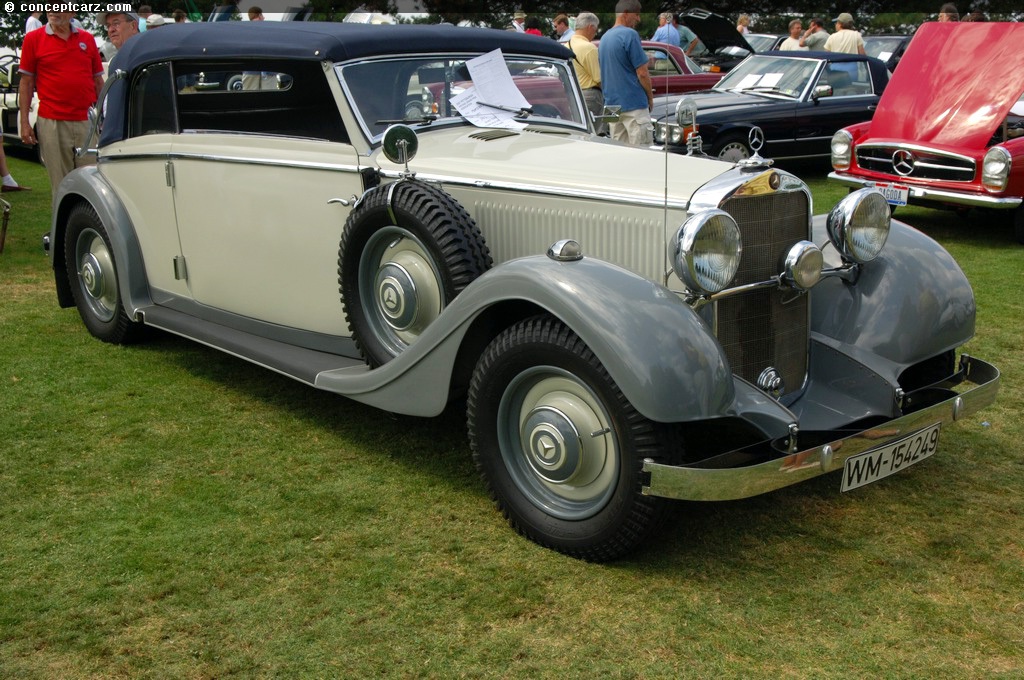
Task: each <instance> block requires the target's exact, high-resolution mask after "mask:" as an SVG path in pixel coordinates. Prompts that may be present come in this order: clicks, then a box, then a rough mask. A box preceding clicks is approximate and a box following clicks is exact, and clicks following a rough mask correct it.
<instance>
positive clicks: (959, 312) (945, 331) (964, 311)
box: [811, 215, 975, 380]
mask: <svg viewBox="0 0 1024 680" xmlns="http://www.w3.org/2000/svg"><path fill="white" fill-rule="evenodd" d="M813 225H814V242H815V243H817V244H819V245H821V244H822V243H828V236H827V235H826V232H825V216H824V215H818V216H816V217H815V218H814V222H813ZM824 250H825V251H826V264H827V265H830V266H835V265H837V264H838V263H839V258H838V255H836V252H835V249H834V248H832V247H831V246H828V247H826V248H824ZM811 301H812V302H811V310H812V312H811V315H812V318H811V330H812V331H813V332H814V333H816V334H817V336H816V337H817V338H818V339H819V340H821V341H822V342H825V343H826V344H829V345H831V346H832V347H834V348H836V349H838V350H839V351H842V352H843V353H844V354H847V355H848V356H850V357H853V358H854V359H857V360H859V361H861V362H863V363H864V364H865V365H868V366H871V367H872V368H873V369H874V370H876V371H878V372H879V373H880V374H881V375H883V376H885V377H887V378H889V379H893V380H894V379H895V377H896V376H897V375H898V374H899V372H900V371H902V370H903V369H904V368H906V367H907V366H910V365H912V364H914V363H917V362H918V361H922V360H924V359H927V358H929V357H933V356H935V355H937V354H940V353H942V352H945V351H947V350H950V349H954V348H956V347H959V346H960V345H962V344H964V343H965V342H967V341H968V340H969V339H970V338H971V337H972V336H973V335H974V316H975V303H974V291H973V290H972V289H971V284H970V283H969V282H968V281H967V277H966V276H965V275H964V273H963V271H962V270H961V269H960V266H959V265H958V264H957V263H956V261H955V260H954V259H953V257H952V256H951V255H950V254H949V253H948V252H946V250H945V249H944V248H943V247H942V246H940V245H939V244H938V243H936V242H935V241H934V240H932V239H931V238H929V237H928V236H926V235H925V234H922V233H921V232H919V231H917V230H916V229H914V228H912V227H910V226H908V225H906V224H904V223H903V222H899V221H897V220H893V221H892V226H891V229H890V231H889V238H888V240H887V242H886V244H885V247H884V248H883V249H882V252H881V253H880V254H879V256H878V257H877V258H875V259H874V260H872V261H871V262H868V263H866V264H865V265H863V267H862V269H861V272H860V276H859V278H858V279H857V282H856V284H855V285H849V284H846V283H844V282H843V281H841V280H839V279H836V278H829V279H825V280H823V281H821V282H820V283H819V284H818V285H817V286H815V287H814V289H813V291H812V298H811Z"/></svg>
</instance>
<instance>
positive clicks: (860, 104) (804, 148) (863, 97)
mask: <svg viewBox="0 0 1024 680" xmlns="http://www.w3.org/2000/svg"><path fill="white" fill-rule="evenodd" d="M822 85H828V86H829V87H831V88H832V94H831V95H828V96H821V97H815V96H814V91H815V88H814V87H812V88H811V90H810V91H809V92H808V93H807V94H806V96H805V98H804V101H803V102H801V104H800V106H799V107H798V110H797V114H796V121H795V122H796V139H797V143H796V145H795V147H794V149H793V155H799V156H827V155H829V144H830V143H831V140H832V135H834V134H835V133H836V131H837V130H840V129H842V128H844V127H846V126H848V125H853V124H854V123H861V122H864V121H866V120H870V119H871V116H872V115H873V114H874V111H875V107H876V106H877V105H878V95H876V94H875V93H874V89H873V86H872V81H871V76H870V73H869V70H868V65H867V63H866V62H864V61H845V62H830V63H828V64H827V65H826V66H825V68H824V69H822V70H821V72H820V73H819V75H818V80H817V82H816V83H815V86H822Z"/></svg>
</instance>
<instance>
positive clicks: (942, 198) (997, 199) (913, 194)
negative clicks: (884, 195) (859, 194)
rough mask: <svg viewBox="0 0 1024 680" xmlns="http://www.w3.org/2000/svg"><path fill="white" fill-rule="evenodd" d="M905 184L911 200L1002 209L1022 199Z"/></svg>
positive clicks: (856, 180) (852, 180) (861, 182)
mask: <svg viewBox="0 0 1024 680" xmlns="http://www.w3.org/2000/svg"><path fill="white" fill-rule="evenodd" d="M828 178H829V179H831V180H835V181H836V182H839V183H840V184H845V185H846V186H848V187H856V188H857V189H863V188H864V187H873V186H875V184H876V182H875V180H870V179H862V178H860V177H851V176H850V175H841V174H839V173H837V172H830V173H828ZM893 183H895V184H899V183H900V182H899V180H894V181H893ZM905 186H906V187H907V188H908V189H909V190H910V191H909V194H910V200H911V201H921V202H933V203H951V204H953V205H965V206H969V207H972V208H1004V209H1011V208H1016V207H1017V206H1019V205H1020V204H1021V201H1022V199H1021V197H1020V196H988V195H986V194H973V193H970V194H969V193H966V192H961V191H950V190H949V189H932V188H930V187H922V186H917V185H914V184H906V185H905Z"/></svg>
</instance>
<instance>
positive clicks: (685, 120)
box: [676, 97, 697, 128]
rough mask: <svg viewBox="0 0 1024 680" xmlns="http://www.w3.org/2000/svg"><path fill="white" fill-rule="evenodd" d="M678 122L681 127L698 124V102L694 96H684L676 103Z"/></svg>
mask: <svg viewBox="0 0 1024 680" xmlns="http://www.w3.org/2000/svg"><path fill="white" fill-rule="evenodd" d="M676 123H677V124H678V125H679V127H681V128H688V127H693V126H694V125H696V124H697V102H696V101H694V99H693V97H683V98H682V99H680V100H679V101H678V102H677V103H676Z"/></svg>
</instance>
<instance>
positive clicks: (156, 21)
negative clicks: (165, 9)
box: [146, 14, 167, 31]
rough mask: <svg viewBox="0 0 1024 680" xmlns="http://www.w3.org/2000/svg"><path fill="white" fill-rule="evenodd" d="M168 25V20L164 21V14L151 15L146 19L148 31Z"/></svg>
mask: <svg viewBox="0 0 1024 680" xmlns="http://www.w3.org/2000/svg"><path fill="white" fill-rule="evenodd" d="M166 23H167V19H164V16H163V15H162V14H150V15H149V16H148V17H146V30H147V31H148V30H149V29H151V28H159V27H160V26H163V25H164V24H166Z"/></svg>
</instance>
